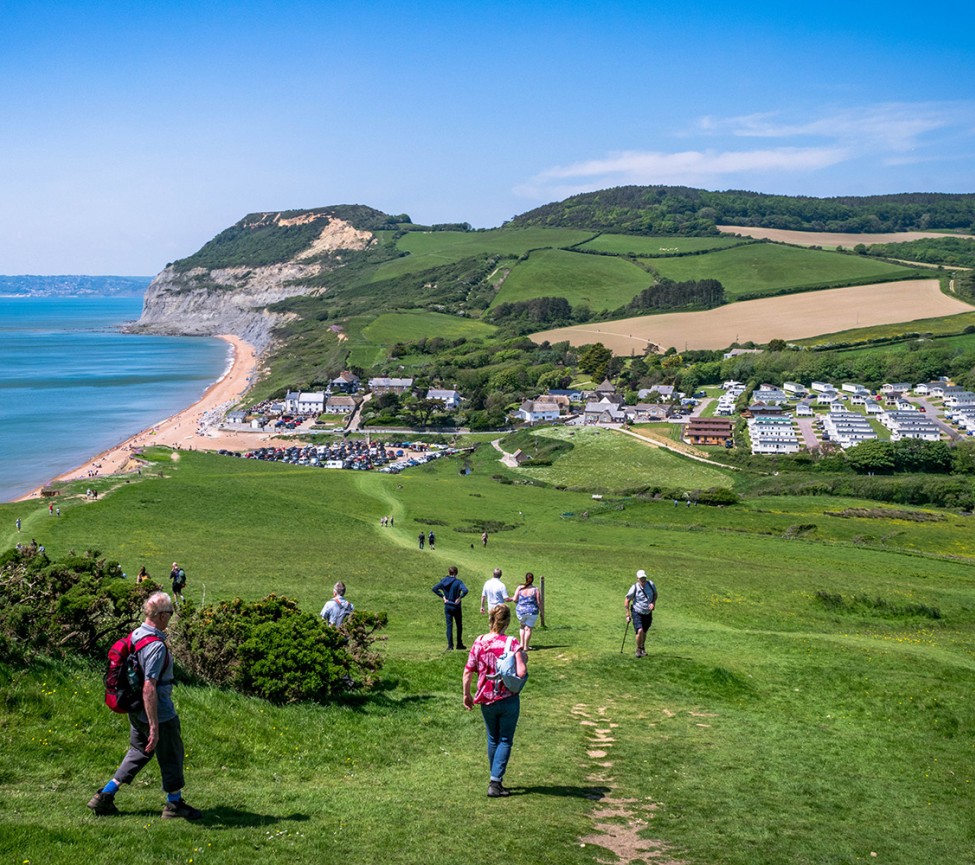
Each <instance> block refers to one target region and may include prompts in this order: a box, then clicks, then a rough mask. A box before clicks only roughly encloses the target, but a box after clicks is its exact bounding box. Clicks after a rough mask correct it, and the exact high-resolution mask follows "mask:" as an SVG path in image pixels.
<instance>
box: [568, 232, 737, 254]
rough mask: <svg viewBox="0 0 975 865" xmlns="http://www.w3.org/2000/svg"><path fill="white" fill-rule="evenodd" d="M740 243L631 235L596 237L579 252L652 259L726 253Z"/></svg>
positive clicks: (710, 238)
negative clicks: (714, 252) (707, 252)
mask: <svg viewBox="0 0 975 865" xmlns="http://www.w3.org/2000/svg"><path fill="white" fill-rule="evenodd" d="M744 242H748V241H744ZM742 243H743V241H742V239H741V238H740V237H647V236H645V235H635V234H600V235H599V236H598V237H594V238H593V239H592V240H587V241H586V242H585V243H583V244H580V246H579V249H583V250H592V251H593V252H608V253H611V254H613V255H639V256H641V257H646V258H655V257H657V256H670V255H686V254H688V253H694V252H703V251H705V250H709V249H727V248H728V247H731V246H740V245H741V244H742Z"/></svg>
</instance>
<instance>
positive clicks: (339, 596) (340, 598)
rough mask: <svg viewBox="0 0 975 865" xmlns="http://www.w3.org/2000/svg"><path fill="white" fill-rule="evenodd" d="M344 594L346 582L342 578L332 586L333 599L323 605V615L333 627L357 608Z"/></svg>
mask: <svg viewBox="0 0 975 865" xmlns="http://www.w3.org/2000/svg"><path fill="white" fill-rule="evenodd" d="M344 596H345V583H343V582H342V581H341V580H340V581H339V582H337V583H336V584H335V585H334V586H333V588H332V599H331V600H330V601H327V602H326V604H325V606H324V607H322V612H321V617H322V618H323V619H324V620H325V621H326V622H328V623H329V624H330V625H331V626H332V627H333V628H337V627H338V626H339V625H341V624H342V622H344V621H345V620H346V619H347V618H349V616H351V615H352V612H353V610H355V607H353V606H352V604H351V603H349V601H347V600H346V599H345V597H344Z"/></svg>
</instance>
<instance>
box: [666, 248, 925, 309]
mask: <svg viewBox="0 0 975 865" xmlns="http://www.w3.org/2000/svg"><path fill="white" fill-rule="evenodd" d="M648 263H649V264H651V266H652V267H653V269H654V270H655V271H656V272H657V273H658V274H660V276H662V277H665V278H667V279H671V280H674V281H675V282H682V281H685V280H691V279H716V280H718V281H719V282H720V283H721V284H722V285H723V286H724V288H725V292H726V294H727V296H728V298H729V299H731V300H741V299H744V298H751V297H760V296H762V295H766V294H776V293H779V292H782V291H788V290H795V289H798V288H806V287H816V288H835V287H839V286H846V285H857V284H864V283H869V282H885V281H890V280H895V279H908V278H910V277H914V276H917V271H916V270H911V269H908V268H905V267H904V266H903V265H899V264H888V263H887V262H884V261H877V260H874V259H868V258H864V257H862V256H854V255H844V254H842V253H838V252H827V251H824V250H816V249H800V248H798V247H794V246H784V245H781V244H773V243H754V244H748V245H745V246H736V247H733V248H731V249H724V250H717V251H714V252H708V253H705V254H703V255H693V256H691V255H688V256H682V257H680V258H664V259H653V260H652V262H648Z"/></svg>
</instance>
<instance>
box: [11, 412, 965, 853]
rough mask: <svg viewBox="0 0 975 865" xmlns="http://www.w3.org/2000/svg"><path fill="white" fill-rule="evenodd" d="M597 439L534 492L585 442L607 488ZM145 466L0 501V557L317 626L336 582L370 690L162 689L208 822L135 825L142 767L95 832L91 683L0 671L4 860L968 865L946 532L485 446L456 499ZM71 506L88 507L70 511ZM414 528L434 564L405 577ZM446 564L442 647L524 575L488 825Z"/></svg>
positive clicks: (117, 737) (232, 471) (193, 456)
mask: <svg viewBox="0 0 975 865" xmlns="http://www.w3.org/2000/svg"><path fill="white" fill-rule="evenodd" d="M611 435H612V434H611V433H610V432H608V431H607V432H604V433H602V434H601V435H600V436H599V437H588V436H583V437H580V438H578V440H577V441H574V444H575V445H576V447H575V448H574V449H573V450H572V451H571V452H569V453H568V454H567V455H566V456H563V457H561V458H559V459H558V460H556V462H555V464H554V465H553V467H552V468H553V469H554V468H558V463H559V461H561V460H563V459H564V460H568V461H570V462H571V461H579V460H581V459H582V458H583V452H584V451H585V450H587V449H591V450H593V452H594V453H599V454H600V455H601V456H602V459H601V461H596V463H595V464H596V466H597V467H596V468H595V469H594V471H601V470H607V469H606V461H607V458H608V457H607V453H606V451H605V450H601V449H603V448H604V441H603V436H605V437H606V439H607V440H608V439H609V437H610V436H611ZM574 438H576V437H574ZM648 450H650V449H648ZM150 456H151V459H152V460H153V465H152V470H147V471H144V472H143V474H142V477H141V478H130V479H128V480H129V482H128V483H126V482H125V480H119V479H113V478H106V477H103V478H97V479H95V480H93V481H86V482H78V483H76V484H74V485H71V486H69V487H68V488H67V492H66V494H65V496H64V497H62V499H61V501H60V505H61V508H62V516H61V517H60V518H59V519H58V518H55V517H51V516H49V515H48V513H47V508H46V504H45V503H44V502H42V501H39V500H32V501H29V502H24V503H11V504H4V505H0V540H3V541H5V542H6V545H7V546H9V545H12V544H13V543H14V542H15V541H17V540H25V539H27V538H31V537H34V538H36V539H37V540H38V541H39V542H40V543H43V544H45V545H46V547H47V549H48V550H49V551H50V552H51V553H52V554H53V555H55V556H61V555H64V554H66V553H67V552H68V551H69V550H71V549H75V550H78V551H81V550H84V549H85V548H87V547H95V548H97V549H99V550H101V551H102V553H103V554H104V555H107V556H108V557H110V558H115V559H118V560H119V561H120V562H121V563H122V565H123V568H124V570H125V571H126V572H127V573H129V574H130V575H131V574H134V573H135V571H136V569H137V568H138V567H139V565H140V564H145V565H146V566H147V567H148V569H149V572H150V573H151V574H152V575H153V577H155V578H156V579H159V578H160V577H163V576H164V575H165V574H166V573H168V568H169V565H170V563H171V562H172V561H173V560H178V561H179V562H180V563H181V564H182V565H183V566H184V567H185V569H186V571H187V575H188V579H189V583H188V586H187V594H188V596H189V598H190V600H192V601H193V602H195V603H199V602H200V601H201V600H203V595H204V592H205V596H206V600H207V601H208V602H209V601H213V600H217V599H223V598H231V597H234V596H241V597H244V598H258V597H261V596H263V595H265V594H267V593H269V592H277V593H281V594H287V595H290V596H293V597H295V598H296V599H297V600H298V601H299V602H300V603H301V605H302V606H303V607H304V608H306V609H309V610H315V611H317V610H318V609H320V608H321V605H322V604H323V602H324V601H325V600H326V599H327V598H328V596H329V593H330V587H331V584H332V583H333V582H334V581H335V580H337V579H340V578H341V579H343V580H344V581H345V582H346V584H347V586H348V592H347V594H348V597H349V598H350V600H352V601H353V602H354V603H355V604H356V607H357V608H358V609H362V610H386V611H387V612H388V614H389V627H388V629H387V630H386V631H385V632H384V633H385V635H386V636H387V638H388V639H387V641H386V643H385V648H384V652H385V654H386V657H387V663H386V667H385V669H384V671H383V675H382V678H383V685H382V687H380V688H379V689H378V690H376V691H375V692H374V693H372V694H369V695H362V696H360V697H356V698H350V699H347V700H345V701H341V702H339V703H336V704H334V705H330V706H311V705H306V706H290V707H275V706H272V705H270V704H267V703H264V702H261V701H259V700H254V699H248V698H243V697H240V696H237V695H235V694H232V693H228V692H222V691H218V690H214V689H209V688H203V687H199V686H195V685H189V684H181V685H179V686H178V687H177V689H176V700H177V705H178V707H179V709H180V714H181V719H182V726H183V734H184V738H185V740H186V743H187V748H188V759H187V786H186V797H187V799H188V800H189V801H190V802H191V803H192V804H193V805H195V806H196V807H199V808H202V809H203V810H204V811H205V812H206V817H205V818H204V820H203V821H201V822H200V823H198V824H189V823H184V822H181V821H167V822H166V823H162V822H161V821H160V820H159V811H160V809H161V807H162V801H163V797H162V795H161V792H160V790H159V775H158V771H157V770H156V768H155V764H150V767H149V768H147V769H146V770H145V771H144V772H143V773H142V775H141V776H140V777H139V779H138V781H137V783H136V784H135V785H134V786H133V787H131V788H124V789H123V790H122V791H121V792H120V793H119V794H118V797H117V803H118V805H119V807H120V809H121V810H122V812H123V814H122V816H121V817H117V818H111V819H109V818H95V817H93V816H92V815H91V814H90V813H89V812H88V811H87V809H86V808H85V807H84V803H85V802H86V801H87V800H88V798H89V797H90V796H91V794H92V792H93V791H94V789H95V788H96V787H97V786H100V785H101V784H103V783H104V782H105V781H106V780H107V779H108V777H109V776H110V774H111V772H112V771H113V770H114V768H115V767H116V765H117V761H118V760H119V759H120V757H121V755H122V753H123V751H124V748H125V741H126V725H125V720H124V718H120V717H118V716H113V715H111V713H109V712H108V710H107V709H105V708H104V707H103V706H101V705H100V703H101V694H102V685H101V681H100V671H98V670H96V669H92V668H89V667H87V666H85V665H82V664H80V663H56V664H55V663H50V664H48V663H38V664H36V665H35V666H34V667H33V668H32V669H30V670H29V671H27V673H26V674H24V673H23V672H21V671H11V670H7V669H5V668H2V667H0V707H2V708H0V753H2V755H3V759H2V760H0V793H2V795H0V857H2V861H4V862H10V863H17V865H23V863H25V862H27V863H45V865H47V863H52V865H61V863H64V865H68V863H70V865H74V863H76V862H79V861H80V862H91V863H108V862H116V861H120V860H121V861H126V860H130V861H137V862H140V863H147V865H156V863H159V865H162V863H177V862H178V863H187V865H189V863H190V862H191V860H192V865H200V863H208V865H238V863H240V862H242V861H259V862H275V863H276V862H306V861H321V862H324V863H331V862H340V861H341V862H347V863H369V865H372V863H375V862H377V861H382V862H386V863H423V865H453V863H456V862H478V861H481V860H482V859H483V858H484V855H485V851H490V855H491V857H492V858H497V859H498V860H500V861H504V862H506V863H513V865H521V863H524V865H529V863H530V865H537V863H553V865H554V863H559V865H562V863H580V865H582V863H585V865H596V863H599V862H605V861H615V860H614V858H613V855H612V853H611V852H610V850H611V849H612V848H613V847H615V846H617V845H618V841H614V840H613V839H614V836H615V837H616V838H617V839H618V838H620V837H624V833H626V832H630V831H631V830H630V828H629V827H631V826H634V827H636V829H635V834H634V835H633V836H632V837H633V838H636V839H637V840H638V841H640V842H641V843H645V844H646V845H648V846H647V847H646V848H645V849H644V850H643V851H642V852H641V851H636V852H634V851H632V850H631V851H630V852H629V853H628V854H626V858H627V859H628V860H629V861H633V859H634V858H637V859H642V860H643V861H654V858H655V857H656V858H660V857H664V858H665V859H669V860H671V861H676V860H679V861H682V862H687V863H701V865H781V863H784V862H788V863H809V865H812V863H837V865H839V863H853V862H873V861H877V862H896V863H914V862H923V861H931V862H937V863H939V865H940V863H948V865H954V863H958V865H962V863H967V862H970V861H971V850H972V847H973V843H972V842H973V840H975V838H973V825H972V822H971V814H972V812H973V807H975V748H973V746H972V742H973V731H975V705H973V703H972V700H971V694H972V691H973V688H975V649H973V646H975V545H973V543H972V541H971V522H970V521H971V519H972V518H971V517H963V516H959V515H956V514H952V513H950V512H945V511H934V510H922V509H917V508H909V509H908V508H904V509H896V508H888V507H887V506H883V507H877V506H876V503H870V502H862V501H856V500H840V499H827V498H820V497H816V496H797V497H781V498H764V499H754V500H748V501H746V502H745V503H744V504H741V505H736V506H729V507H725V508H708V507H704V506H694V507H685V506H683V505H681V506H680V507H677V508H675V507H673V505H672V502H671V501H659V500H644V499H638V498H625V497H618V496H617V497H614V496H610V495H607V496H605V497H604V498H603V499H602V500H601V501H597V500H593V499H592V498H591V496H590V495H588V494H584V493H575V492H569V491H560V490H557V489H555V488H554V487H549V486H542V485H539V484H535V483H532V482H530V481H529V479H527V478H525V476H524V470H511V469H506V468H505V467H503V466H502V465H501V463H499V462H498V457H499V454H498V452H497V451H496V450H495V449H494V448H492V447H491V446H490V445H489V444H486V443H484V444H482V446H481V447H480V448H479V449H478V450H477V451H476V453H474V454H473V455H472V456H469V457H467V458H466V462H467V465H468V467H469V468H470V469H471V471H470V473H469V474H465V473H462V472H461V468H462V465H463V463H462V462H461V459H460V458H457V459H449V460H440V461H438V462H435V463H432V464H430V465H427V466H423V467H418V468H416V469H413V470H409V471H406V472H404V473H402V474H400V475H397V476H393V475H383V474H379V473H369V472H341V471H326V470H316V469H309V468H303V467H294V466H284V465H277V464H264V463H259V462H256V461H247V460H241V459H233V458H229V457H220V456H216V455H209V454H202V453H197V452H183V453H180V454H178V456H179V459H178V460H174V459H172V458H171V457H170V454H169V453H168V452H167V451H163V450H155V451H152V452H150ZM704 468H705V469H706V468H707V467H704ZM658 470H659V471H662V470H664V468H663V463H655V464H650V465H647V466H644V465H640V466H635V465H634V466H633V467H632V471H631V474H632V477H633V480H634V481H635V482H640V481H641V480H643V481H646V482H648V483H652V482H653V480H654V475H655V473H656V472H657V471H658ZM715 471H716V473H718V472H719V470H715ZM736 477H737V474H736ZM91 484H94V485H96V486H97V487H98V488H99V490H100V491H101V495H100V496H99V498H98V500H96V501H87V500H85V499H84V498H83V497H82V496H80V495H78V493H79V492H80V491H83V490H84V488H85V486H86V485H91ZM851 508H863V509H866V510H867V511H869V513H870V515H869V516H852V515H851V513H853V512H851V511H850V510H849V509H851ZM857 513H859V512H857ZM384 514H393V515H394V517H395V527H394V528H383V527H381V526H380V523H379V518H380V516H382V515H384ZM912 514H913V515H914V516H915V518H914V519H909V518H908V517H909V516H910V515H912ZM18 516H19V517H20V518H21V519H22V520H23V521H24V527H23V534H22V535H20V536H18V535H17V533H16V531H15V530H14V519H15V517H18ZM925 516H927V517H929V519H927V520H925V519H924V518H925ZM931 518H933V519H931ZM919 520H924V521H919ZM485 526H487V527H488V528H489V532H490V535H489V543H488V545H487V547H482V546H481V544H480V540H479V539H480V533H481V531H482V529H483V527H485ZM430 528H433V529H434V530H435V531H436V533H437V548H436V551H434V552H431V551H430V550H425V551H423V552H420V551H419V550H417V549H416V535H417V533H418V532H419V531H420V530H429V529H430ZM451 564H456V565H457V566H458V567H459V569H460V576H461V578H462V579H463V580H464V581H465V582H466V583H467V585H468V586H469V587H470V588H471V596H469V597H468V599H467V601H466V602H465V613H466V614H465V635H466V640H465V641H466V642H468V644H469V642H470V640H471V639H472V638H473V636H474V635H475V634H476V633H479V632H481V631H482V630H484V628H485V626H484V619H483V618H482V617H480V616H479V615H478V613H477V609H478V595H479V594H480V589H481V584H482V582H483V580H484V579H486V577H487V576H488V575H489V573H490V571H491V569H492V568H494V567H501V568H503V569H504V579H505V580H506V583H507V586H508V588H509V589H513V588H514V586H515V585H516V584H517V583H518V582H519V579H520V577H521V576H522V575H523V574H524V573H525V571H527V570H532V571H533V572H534V573H535V574H536V577H539V578H540V577H544V578H545V591H546V623H547V627H546V628H538V629H536V633H535V637H534V638H533V645H535V646H536V647H537V651H534V652H531V653H530V655H529V670H530V673H531V678H530V679H529V682H528V685H527V686H526V690H525V691H524V692H523V694H522V697H521V704H522V709H521V719H520V721H519V726H518V731H517V734H516V737H515V744H514V751H513V754H512V758H511V762H510V764H509V768H508V774H507V776H506V778H505V783H506V785H507V786H509V787H511V788H512V789H513V791H514V795H512V797H511V798H510V799H507V800H488V799H486V797H485V791H486V786H487V771H486V759H485V756H484V738H485V737H484V729H483V724H482V722H481V720H480V717H479V715H478V714H477V713H476V712H475V713H466V712H464V710H463V708H462V707H461V700H460V696H461V695H460V678H461V671H462V667H463V663H464V654H463V653H459V652H453V653H448V652H444V651H443V645H444V636H443V631H444V626H443V616H442V613H441V608H442V604H441V603H440V601H439V599H437V598H436V597H435V596H434V595H433V594H432V593H431V592H430V588H431V586H432V585H433V584H434V583H435V582H436V581H437V580H439V579H440V577H441V576H443V574H444V573H445V572H446V568H447V567H448V566H449V565H451ZM637 568H646V569H647V570H649V571H650V573H651V576H652V578H653V579H654V580H655V581H656V583H657V585H658V588H659V591H660V597H659V600H658V605H657V609H656V611H655V618H654V624H653V628H652V631H651V633H650V637H649V639H648V644H647V645H648V650H649V657H647V658H645V659H640V660H637V659H635V658H634V657H633V640H632V630H631V629H626V628H625V624H626V623H625V621H624V618H623V595H624V592H625V591H626V589H627V588H628V587H629V585H630V584H631V582H632V579H633V574H634V572H635V570H636V569H637ZM817 593H820V594H817ZM624 637H625V640H624ZM621 642H623V643H624V645H623V650H622V651H621ZM651 843H659V844H660V845H662V846H660V847H659V848H654V852H653V854H652V855H651V848H650V846H649V845H651ZM873 853H876V854H877V855H876V856H872V855H871V854H873Z"/></svg>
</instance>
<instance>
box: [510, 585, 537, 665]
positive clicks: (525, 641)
mask: <svg viewBox="0 0 975 865" xmlns="http://www.w3.org/2000/svg"><path fill="white" fill-rule="evenodd" d="M513 600H514V604H515V615H516V616H518V623H519V625H520V626H521V627H520V633H521V648H522V649H523V650H524V651H526V652H527V651H528V650H529V649H530V648H531V646H529V643H530V642H531V638H532V628H534V627H535V624H536V622H538V617H539V615H540V614H541V611H542V594H541V592H539V591H538V586H536V585H535V575H534V574H533V573H532V572H531V571H529V572H528V573H527V574H525V582H524V583H522V584H521V585H520V586H518V588H517V589H515V596H514V598H513Z"/></svg>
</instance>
